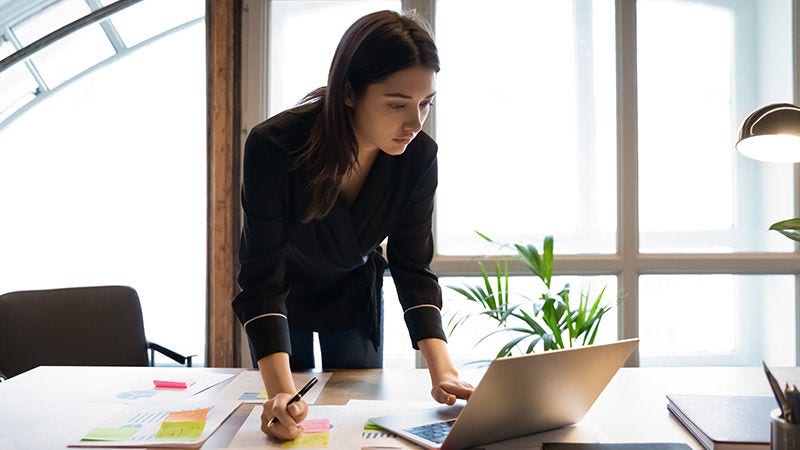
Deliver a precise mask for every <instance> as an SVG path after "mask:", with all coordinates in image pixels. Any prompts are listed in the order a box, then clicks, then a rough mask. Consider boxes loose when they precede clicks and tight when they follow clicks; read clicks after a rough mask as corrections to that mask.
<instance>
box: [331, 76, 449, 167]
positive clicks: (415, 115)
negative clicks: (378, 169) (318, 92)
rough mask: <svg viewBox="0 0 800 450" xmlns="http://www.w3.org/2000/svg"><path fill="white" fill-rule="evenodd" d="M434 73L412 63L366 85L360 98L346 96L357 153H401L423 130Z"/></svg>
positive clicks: (433, 83)
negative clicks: (378, 151)
mask: <svg viewBox="0 0 800 450" xmlns="http://www.w3.org/2000/svg"><path fill="white" fill-rule="evenodd" d="M435 79H436V72H434V71H433V69H429V68H427V67H422V66H415V67H410V68H408V69H403V70H400V71H398V72H395V73H393V74H391V75H390V76H389V77H387V78H386V79H385V80H383V81H381V82H380V83H373V84H370V85H367V89H366V91H365V92H364V94H363V95H362V96H361V97H358V98H348V99H347V100H346V101H345V103H346V104H347V106H350V107H351V108H352V109H353V131H354V133H355V135H356V140H357V141H358V150H359V152H363V151H372V150H377V149H380V150H382V151H383V152H384V153H387V154H389V155H400V154H402V153H403V152H404V151H405V149H406V146H407V145H408V143H409V142H411V140H412V139H414V137H415V136H416V135H417V133H419V131H420V130H421V129H422V124H423V123H425V119H426V118H427V117H428V112H430V108H431V104H432V103H431V102H432V100H433V96H434V95H435V94H436V91H435Z"/></svg>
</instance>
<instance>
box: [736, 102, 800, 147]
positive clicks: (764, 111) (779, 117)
mask: <svg viewBox="0 0 800 450" xmlns="http://www.w3.org/2000/svg"><path fill="white" fill-rule="evenodd" d="M736 150H738V151H739V153H741V154H743V155H745V156H747V157H750V158H753V159H757V160H759V161H770V162H798V161H800V107H797V106H795V105H792V104H789V103H775V104H772V105H767V106H764V107H762V108H759V109H757V110H755V111H754V112H752V113H751V114H750V115H749V116H747V118H746V119H744V122H742V125H741V126H740V127H739V140H738V142H736Z"/></svg>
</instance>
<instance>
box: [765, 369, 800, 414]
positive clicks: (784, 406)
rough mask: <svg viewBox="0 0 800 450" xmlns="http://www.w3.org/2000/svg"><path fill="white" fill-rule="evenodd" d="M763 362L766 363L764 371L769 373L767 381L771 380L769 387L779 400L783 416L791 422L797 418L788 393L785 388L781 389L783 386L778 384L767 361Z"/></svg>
mask: <svg viewBox="0 0 800 450" xmlns="http://www.w3.org/2000/svg"><path fill="white" fill-rule="evenodd" d="M761 364H763V365H764V373H765V374H766V375H767V381H768V382H769V387H770V388H771V389H772V394H773V395H775V400H777V401H778V406H779V407H780V408H781V416H782V417H783V418H784V419H785V420H786V421H789V422H792V421H794V420H795V418H796V415H795V413H794V411H792V407H791V405H789V401H788V400H787V399H786V395H785V394H784V392H783V390H781V386H780V385H779V384H778V380H776V379H775V377H774V376H773V375H772V372H771V371H770V370H769V367H767V363H765V362H764V361H761Z"/></svg>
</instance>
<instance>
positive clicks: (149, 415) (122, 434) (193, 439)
mask: <svg viewBox="0 0 800 450" xmlns="http://www.w3.org/2000/svg"><path fill="white" fill-rule="evenodd" d="M238 404H239V403H238V402H219V401H213V402H210V401H206V402H198V401H183V402H172V403H152V402H148V403H137V404H134V405H131V406H129V407H127V408H125V409H123V410H122V411H120V412H119V413H118V414H116V415H114V416H113V417H111V418H110V419H108V420H107V421H105V422H103V423H100V424H97V426H96V427H94V428H92V429H89V430H83V431H82V433H83V434H82V435H80V436H78V437H77V439H76V440H75V441H74V442H72V443H71V444H70V445H69V446H70V447H197V446H199V445H200V444H202V443H203V442H204V441H205V440H206V439H208V437H209V436H211V433H213V432H214V430H216V429H217V428H218V427H219V426H220V424H222V422H223V421H224V420H225V418H227V417H228V416H229V415H230V413H231V412H233V410H234V409H235V408H236V407H237V406H238Z"/></svg>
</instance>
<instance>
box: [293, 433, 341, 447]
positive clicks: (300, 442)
mask: <svg viewBox="0 0 800 450" xmlns="http://www.w3.org/2000/svg"><path fill="white" fill-rule="evenodd" d="M330 443H331V432H330V431H326V432H324V433H303V434H301V435H300V437H298V438H297V439H295V440H293V441H286V442H284V443H283V444H281V447H282V448H328V446H329V445H330Z"/></svg>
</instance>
